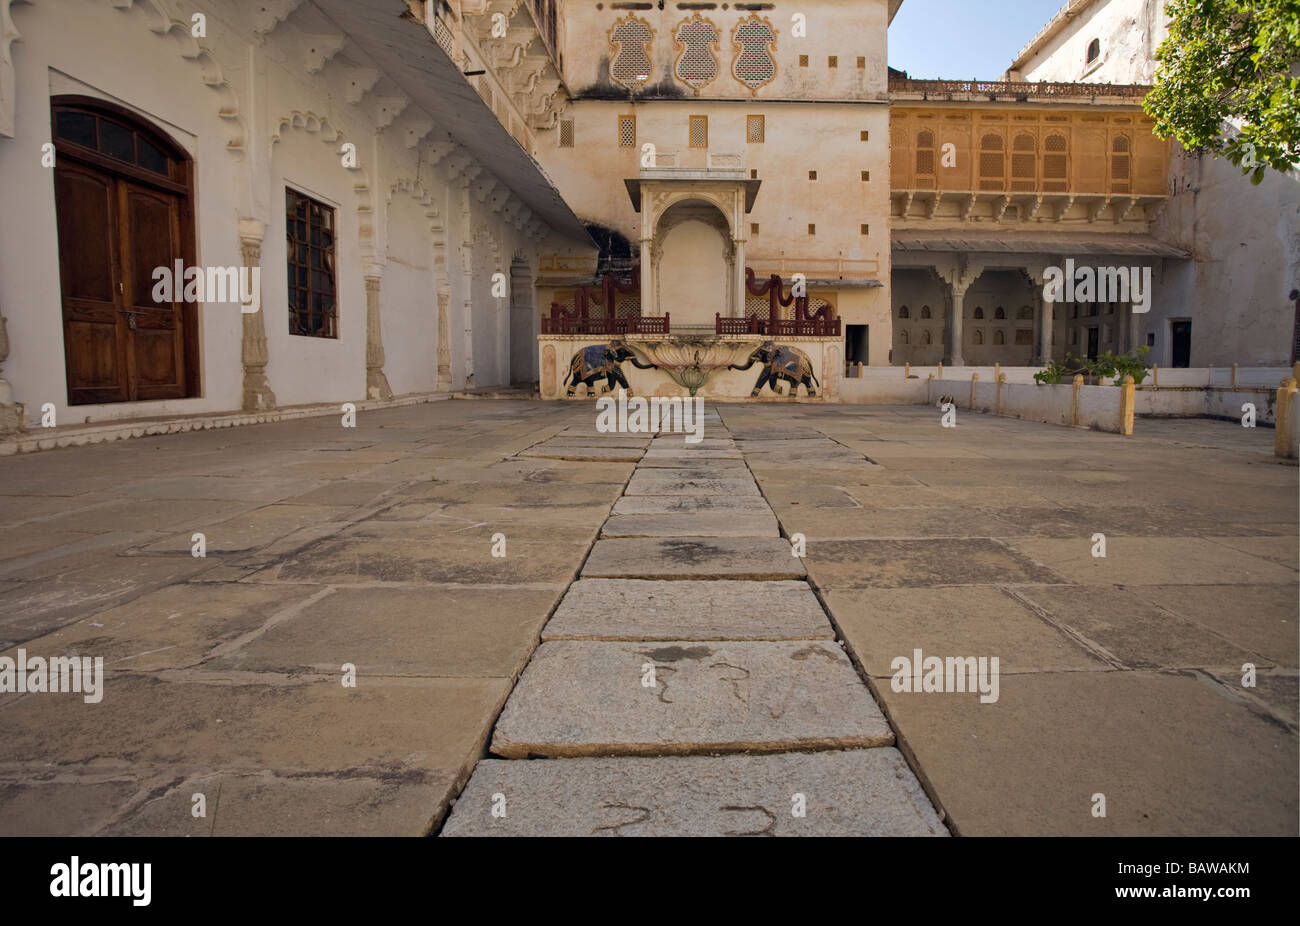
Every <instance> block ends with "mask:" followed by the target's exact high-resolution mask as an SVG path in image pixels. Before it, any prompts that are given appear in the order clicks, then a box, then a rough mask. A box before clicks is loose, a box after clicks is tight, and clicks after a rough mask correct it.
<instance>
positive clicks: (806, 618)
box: [542, 579, 834, 641]
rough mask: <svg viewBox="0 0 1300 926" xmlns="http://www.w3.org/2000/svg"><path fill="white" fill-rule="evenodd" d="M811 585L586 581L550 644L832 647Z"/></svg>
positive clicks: (565, 606)
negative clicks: (811, 643)
mask: <svg viewBox="0 0 1300 926" xmlns="http://www.w3.org/2000/svg"><path fill="white" fill-rule="evenodd" d="M833 637H834V631H833V630H832V628H831V625H830V622H829V621H827V620H826V614H825V613H824V612H823V611H822V608H821V605H820V604H819V603H818V602H817V597H816V596H815V595H814V594H813V592H812V589H811V588H810V587H809V586H808V584H807V583H806V582H692V581H686V582H655V581H649V580H645V579H582V580H580V581H578V582H575V583H574V584H573V585H571V586H570V587H569V590H568V592H567V593H566V594H565V596H564V600H563V601H561V602H560V607H559V609H558V610H557V611H556V612H555V616H554V617H552V618H551V619H550V621H549V622H547V624H546V628H545V629H544V630H543V631H542V640H543V641H547V640H829V639H832V638H833Z"/></svg>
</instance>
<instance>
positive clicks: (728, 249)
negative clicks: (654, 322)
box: [643, 193, 737, 325]
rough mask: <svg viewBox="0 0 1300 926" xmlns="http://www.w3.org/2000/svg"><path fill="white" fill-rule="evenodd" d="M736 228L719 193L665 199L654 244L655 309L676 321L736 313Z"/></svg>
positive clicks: (697, 321) (703, 320)
mask: <svg viewBox="0 0 1300 926" xmlns="http://www.w3.org/2000/svg"><path fill="white" fill-rule="evenodd" d="M731 230H732V225H731V222H730V220H729V218H728V216H727V214H726V212H725V211H724V210H723V208H722V207H721V206H720V205H719V204H718V202H717V200H716V198H714V197H711V196H708V195H690V194H687V193H679V194H674V195H673V196H671V197H670V198H669V201H667V202H665V204H664V205H663V208H662V209H661V210H660V212H659V215H658V217H657V219H656V222H655V230H654V236H653V239H652V244H651V260H652V263H653V268H654V269H653V272H654V274H655V286H654V289H655V293H656V295H657V301H658V305H657V306H656V307H655V308H656V314H659V315H662V314H664V313H665V312H669V313H671V314H672V318H673V322H674V323H675V324H685V325H705V324H708V325H711V324H712V323H713V319H714V315H716V314H719V313H721V314H723V315H731V314H732V313H733V301H734V296H733V294H732V292H731V281H733V280H734V279H735V278H736V258H737V248H736V244H735V241H734V240H733V239H732V234H731ZM643 272H644V271H643ZM643 311H644V309H643Z"/></svg>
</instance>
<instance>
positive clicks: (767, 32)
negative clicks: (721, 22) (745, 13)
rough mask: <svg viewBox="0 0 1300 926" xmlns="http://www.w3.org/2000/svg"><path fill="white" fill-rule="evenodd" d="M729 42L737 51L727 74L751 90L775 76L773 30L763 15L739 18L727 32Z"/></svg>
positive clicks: (762, 85) (769, 81) (773, 78)
mask: <svg viewBox="0 0 1300 926" xmlns="http://www.w3.org/2000/svg"><path fill="white" fill-rule="evenodd" d="M731 43H732V44H733V45H734V46H735V47H736V52H737V54H736V59H735V61H734V62H732V65H731V73H732V75H733V76H734V77H735V78H736V80H738V81H740V82H741V83H742V84H744V85H745V86H746V87H748V88H749V89H750V92H751V93H755V94H756V93H758V91H759V90H760V89H761V88H762V87H765V86H767V85H768V84H770V83H771V82H772V81H773V80H775V79H776V59H775V58H774V57H773V52H775V51H776V30H775V29H774V28H773V27H772V24H771V23H770V22H768V20H767V19H766V18H764V17H760V16H758V14H754V15H753V16H750V17H749V19H744V20H741V21H740V22H739V23H737V25H736V28H735V31H734V32H732V34H731Z"/></svg>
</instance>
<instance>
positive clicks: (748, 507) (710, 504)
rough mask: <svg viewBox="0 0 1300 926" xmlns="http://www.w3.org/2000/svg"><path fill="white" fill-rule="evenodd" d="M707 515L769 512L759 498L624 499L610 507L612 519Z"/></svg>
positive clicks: (660, 497) (765, 503)
mask: <svg viewBox="0 0 1300 926" xmlns="http://www.w3.org/2000/svg"><path fill="white" fill-rule="evenodd" d="M710 511H734V512H757V513H761V514H770V513H771V511H772V509H771V507H770V506H769V505H768V504H767V502H766V501H764V500H763V497H762V496H760V495H732V496H726V495H631V496H629V495H625V496H623V497H622V498H620V499H619V500H618V501H617V502H616V503H615V504H614V514H616V515H633V514H684V513H695V512H710Z"/></svg>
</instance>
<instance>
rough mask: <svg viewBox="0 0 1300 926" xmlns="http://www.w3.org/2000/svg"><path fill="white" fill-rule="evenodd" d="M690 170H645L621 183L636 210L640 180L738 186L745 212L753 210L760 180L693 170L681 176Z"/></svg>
mask: <svg viewBox="0 0 1300 926" xmlns="http://www.w3.org/2000/svg"><path fill="white" fill-rule="evenodd" d="M688 173H691V172H688V171H674V172H672V173H671V174H669V173H668V172H667V171H656V172H654V173H653V174H651V173H650V172H648V171H647V172H646V173H645V174H643V175H642V176H641V177H632V178H630V179H627V180H624V181H623V185H624V186H626V187H627V195H628V196H629V197H630V198H631V200H632V208H633V209H635V210H636V211H637V212H640V211H641V182H642V181H643V180H644V181H647V182H651V183H669V184H671V185H673V186H674V187H681V188H683V189H689V188H690V187H692V186H699V187H701V188H703V187H718V186H726V187H732V186H739V187H743V188H744V191H745V213H746V214H749V213H750V212H753V211H754V200H755V199H757V198H758V188H759V187H760V186H762V185H763V181H762V180H736V179H734V178H731V177H725V176H724V177H719V176H717V175H716V174H715V175H713V176H709V175H707V172H705V171H697V172H694V173H695V174H697V175H696V176H683V175H685V174H688Z"/></svg>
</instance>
